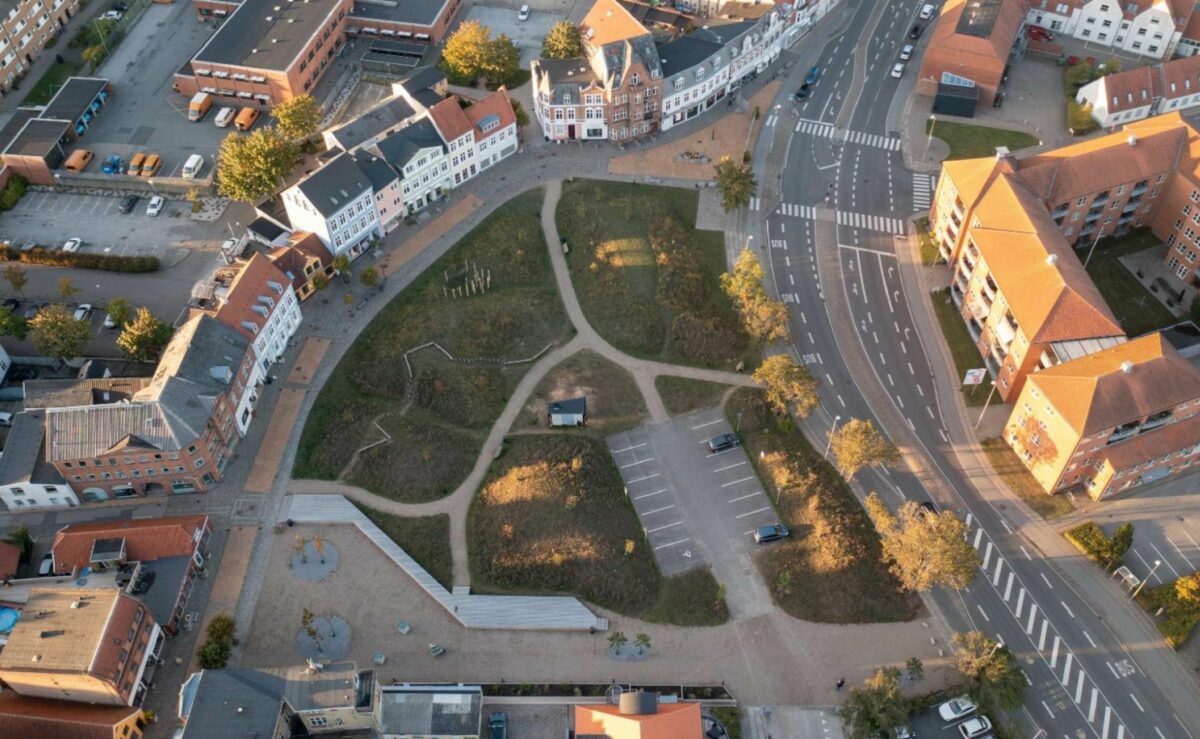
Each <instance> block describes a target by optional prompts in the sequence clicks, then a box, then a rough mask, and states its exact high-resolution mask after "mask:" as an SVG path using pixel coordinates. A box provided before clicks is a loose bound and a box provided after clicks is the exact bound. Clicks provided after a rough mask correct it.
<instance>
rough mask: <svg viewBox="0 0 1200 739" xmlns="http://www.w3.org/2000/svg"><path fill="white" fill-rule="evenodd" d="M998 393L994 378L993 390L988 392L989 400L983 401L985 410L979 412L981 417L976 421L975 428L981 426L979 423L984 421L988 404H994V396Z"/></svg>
mask: <svg viewBox="0 0 1200 739" xmlns="http://www.w3.org/2000/svg"><path fill="white" fill-rule="evenodd" d="M995 394H996V381H995V380H992V391H991V392H990V393H988V396H987V400H985V401H984V402H983V410H982V411H980V412H979V419H978V420H976V421H975V428H977V429H978V428H979V424H981V423H983V415H984V414H985V413H987V409H988V406H989V405H991V404H992V396H993V395H995Z"/></svg>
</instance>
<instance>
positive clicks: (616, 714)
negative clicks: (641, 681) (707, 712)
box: [575, 693, 704, 739]
mask: <svg viewBox="0 0 1200 739" xmlns="http://www.w3.org/2000/svg"><path fill="white" fill-rule="evenodd" d="M621 699H622V700H621V703H620V705H616V706H614V705H611V704H607V703H605V704H599V705H586V706H575V736H576V738H577V739H703V737H704V732H703V726H702V719H701V715H700V704H699V703H662V704H659V703H658V702H657V696H655V695H654V694H652V693H628V694H625V695H622V696H621ZM635 704H640V705H635Z"/></svg>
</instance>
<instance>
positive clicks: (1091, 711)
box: [1088, 688, 1100, 724]
mask: <svg viewBox="0 0 1200 739" xmlns="http://www.w3.org/2000/svg"><path fill="white" fill-rule="evenodd" d="M1099 697H1100V691H1099V690H1097V689H1096V688H1092V702H1091V704H1090V705H1089V706H1088V723H1089V724H1090V723H1091V722H1093V721H1095V720H1096V699H1097V698H1099Z"/></svg>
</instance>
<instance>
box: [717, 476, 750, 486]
mask: <svg viewBox="0 0 1200 739" xmlns="http://www.w3.org/2000/svg"><path fill="white" fill-rule="evenodd" d="M753 479H754V476H753V475H751V476H750V477H743V478H741V479H740V480H734V481H733V482H726V483H722V484H721V487H723V488H727V487H729V486H730V485H737V484H738V483H742V482H746V481H747V480H753Z"/></svg>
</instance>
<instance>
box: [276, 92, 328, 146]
mask: <svg viewBox="0 0 1200 739" xmlns="http://www.w3.org/2000/svg"><path fill="white" fill-rule="evenodd" d="M271 115H273V116H275V127H276V128H278V129H279V133H281V134H283V136H284V137H285V138H288V139H306V138H308V137H309V136H312V135H313V134H314V133H316V130H317V126H319V125H321V106H320V104H319V103H317V101H316V100H315V99H314V98H313V96H312V95H299V96H297V97H294V98H292V99H290V100H285V101H284V102H282V103H280V104H279V105H276V106H275V107H274V108H271Z"/></svg>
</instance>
